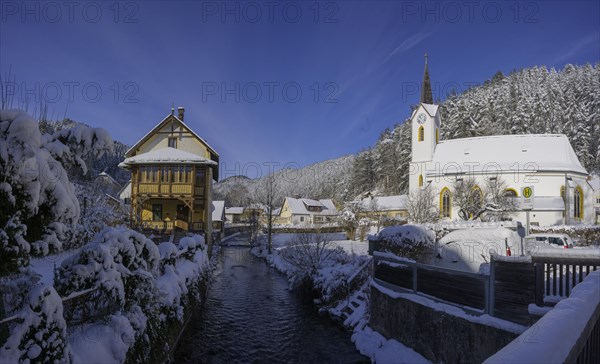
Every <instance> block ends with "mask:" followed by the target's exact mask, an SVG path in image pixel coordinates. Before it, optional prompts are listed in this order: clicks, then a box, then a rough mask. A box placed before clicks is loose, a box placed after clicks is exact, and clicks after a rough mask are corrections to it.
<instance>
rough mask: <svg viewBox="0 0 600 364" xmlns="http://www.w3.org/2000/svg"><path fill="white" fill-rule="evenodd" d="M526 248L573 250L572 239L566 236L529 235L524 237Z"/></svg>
mask: <svg viewBox="0 0 600 364" xmlns="http://www.w3.org/2000/svg"><path fill="white" fill-rule="evenodd" d="M525 245H526V246H527V247H529V248H530V247H534V246H539V247H553V248H563V249H570V248H573V245H575V244H574V243H573V239H571V237H570V236H569V235H567V234H544V233H540V234H531V235H527V236H526V237H525Z"/></svg>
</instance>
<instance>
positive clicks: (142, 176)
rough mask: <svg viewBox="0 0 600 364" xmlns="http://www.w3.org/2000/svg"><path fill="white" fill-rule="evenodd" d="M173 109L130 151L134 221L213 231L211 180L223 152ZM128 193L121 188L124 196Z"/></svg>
mask: <svg viewBox="0 0 600 364" xmlns="http://www.w3.org/2000/svg"><path fill="white" fill-rule="evenodd" d="M184 111H185V110H184V108H182V107H180V108H178V114H177V115H175V113H174V110H173V109H172V110H171V113H170V114H169V115H167V116H166V117H165V118H164V119H163V120H162V121H160V122H159V123H158V124H157V125H156V126H155V127H154V128H153V129H152V130H151V131H150V132H149V133H148V134H146V135H145V136H143V137H142V138H141V139H140V140H139V141H138V142H137V143H135V144H134V145H133V146H132V147H131V148H130V149H129V150H128V151H127V152H126V153H125V160H124V161H123V162H121V163H120V164H119V167H121V168H124V169H127V170H129V171H131V192H130V197H129V198H131V221H132V224H137V225H139V226H140V227H142V228H152V229H159V230H165V231H172V230H174V229H179V230H184V231H196V232H205V233H206V238H207V240H208V239H210V238H211V236H212V208H211V207H212V201H211V195H212V183H213V181H216V180H217V178H218V168H219V154H218V153H217V152H216V151H215V150H214V149H213V148H212V147H211V146H210V145H209V144H208V143H207V142H206V141H205V140H204V139H202V138H201V137H200V136H199V135H198V134H196V133H195V132H194V131H193V130H192V129H191V128H190V127H189V126H188V125H187V124H185V123H184ZM125 195H127V192H125V191H121V196H125Z"/></svg>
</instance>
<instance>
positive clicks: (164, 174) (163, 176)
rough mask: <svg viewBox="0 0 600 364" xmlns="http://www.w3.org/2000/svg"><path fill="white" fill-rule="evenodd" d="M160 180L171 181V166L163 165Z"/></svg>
mask: <svg viewBox="0 0 600 364" xmlns="http://www.w3.org/2000/svg"><path fill="white" fill-rule="evenodd" d="M160 181H161V182H163V183H167V182H169V167H162V168H161V171H160Z"/></svg>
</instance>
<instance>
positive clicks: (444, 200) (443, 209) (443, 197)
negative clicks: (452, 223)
mask: <svg viewBox="0 0 600 364" xmlns="http://www.w3.org/2000/svg"><path fill="white" fill-rule="evenodd" d="M451 208H452V196H451V195H450V190H449V189H448V188H446V187H445V188H444V189H443V190H442V192H441V193H440V215H441V217H451V216H450V215H451Z"/></svg>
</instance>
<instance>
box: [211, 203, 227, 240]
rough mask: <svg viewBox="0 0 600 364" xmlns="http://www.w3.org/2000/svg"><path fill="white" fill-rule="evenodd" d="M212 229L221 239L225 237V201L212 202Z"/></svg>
mask: <svg viewBox="0 0 600 364" xmlns="http://www.w3.org/2000/svg"><path fill="white" fill-rule="evenodd" d="M212 227H213V234H215V235H218V237H219V239H222V238H223V236H225V201H213V202H212Z"/></svg>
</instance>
